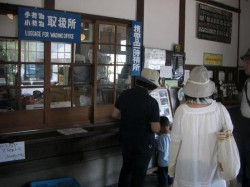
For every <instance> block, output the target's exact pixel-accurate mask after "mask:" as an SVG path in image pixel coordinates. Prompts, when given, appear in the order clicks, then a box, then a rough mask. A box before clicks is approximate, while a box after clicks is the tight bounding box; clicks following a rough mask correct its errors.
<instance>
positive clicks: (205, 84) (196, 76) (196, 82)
mask: <svg viewBox="0 0 250 187" xmlns="http://www.w3.org/2000/svg"><path fill="white" fill-rule="evenodd" d="M214 90H215V84H214V82H213V81H211V80H210V79H209V75H208V71H207V69H206V68H205V67H204V66H197V67H195V68H193V69H192V71H191V73H190V77H189V79H188V80H187V82H186V84H185V86H184V88H183V92H184V94H185V95H187V96H189V97H194V98H205V97H209V96H211V95H212V94H213V93H214Z"/></svg>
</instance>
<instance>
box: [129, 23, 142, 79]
mask: <svg viewBox="0 0 250 187" xmlns="http://www.w3.org/2000/svg"><path fill="white" fill-rule="evenodd" d="M141 51H142V22H138V21H133V22H132V59H131V75H132V76H139V75H140V73H141Z"/></svg>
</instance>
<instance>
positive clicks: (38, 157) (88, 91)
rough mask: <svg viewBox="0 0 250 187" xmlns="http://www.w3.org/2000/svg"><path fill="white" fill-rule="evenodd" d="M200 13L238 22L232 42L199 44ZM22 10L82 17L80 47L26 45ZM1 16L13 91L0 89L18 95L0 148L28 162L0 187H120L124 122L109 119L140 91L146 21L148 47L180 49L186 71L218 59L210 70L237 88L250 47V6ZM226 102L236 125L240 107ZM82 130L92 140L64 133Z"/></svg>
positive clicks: (188, 2) (129, 5)
mask: <svg viewBox="0 0 250 187" xmlns="http://www.w3.org/2000/svg"><path fill="white" fill-rule="evenodd" d="M198 4H205V5H209V6H212V7H215V8H218V9H222V10H225V11H228V12H231V13H232V27H231V28H232V30H231V41H230V43H223V42H217V41H211V40H204V39H199V38H197V10H198V8H197V7H198ZM19 6H24V7H31V8H41V9H50V10H55V11H63V12H71V13H79V14H81V19H82V31H81V32H82V34H83V35H81V36H82V37H83V38H82V40H81V44H72V43H71V44H69V43H60V42H48V41H46V42H41V41H20V40H18V21H17V15H18V12H17V10H18V7H19ZM0 13H1V14H0V25H1V26H0V41H1V44H3V45H4V46H5V48H4V50H5V51H6V53H7V54H8V55H7V57H8V58H6V59H5V60H3V61H4V63H5V65H7V66H8V67H9V69H8V71H7V73H6V77H8V78H9V80H8V81H9V82H7V81H6V79H3V78H4V77H0V83H1V87H5V88H8V94H9V95H11V100H10V107H9V108H7V109H1V112H0V142H1V143H13V142H24V143H25V159H23V160H17V161H10V162H1V163H0V184H1V186H8V187H17V186H27V185H28V184H29V182H31V181H37V180H45V179H53V178H62V177H74V178H75V179H76V180H77V181H78V182H79V183H80V184H81V185H82V186H85V187H88V186H90V187H103V186H107V185H111V184H114V183H117V180H118V176H119V171H120V168H121V163H122V162H121V161H122V160H121V152H120V146H119V142H118V132H117V127H118V125H119V122H118V121H115V120H114V119H112V118H111V111H112V107H113V106H114V102H115V99H116V98H117V96H118V95H119V93H120V92H121V91H122V90H124V89H127V88H129V87H131V86H133V85H134V78H133V77H131V76H130V73H129V67H130V60H131V59H130V58H131V55H130V53H129V51H130V49H131V41H130V39H131V38H130V37H129V33H130V32H131V23H132V21H141V22H143V47H148V48H155V49H163V50H170V51H171V50H173V46H174V45H175V44H180V46H181V51H182V52H184V53H185V67H186V68H187V69H191V68H192V67H193V66H195V65H203V63H204V60H203V55H204V53H208V54H220V55H222V56H223V60H222V64H221V65H220V66H211V65H210V66H207V68H208V69H209V70H211V71H212V72H213V73H214V77H213V79H214V80H215V81H217V79H218V76H219V75H218V74H219V72H221V71H223V72H224V73H225V74H226V75H225V77H226V79H227V77H228V76H227V73H230V80H229V81H230V83H232V84H235V85H236V87H237V88H238V89H240V85H242V83H241V82H240V81H239V80H241V79H242V77H244V75H243V74H244V72H243V71H242V69H243V68H242V65H243V64H242V62H241V60H240V58H239V57H240V56H241V55H243V54H244V53H245V52H246V51H247V49H248V48H250V37H249V33H250V26H249V19H248V18H249V17H250V1H248V0H126V1H124V0H105V1H100V0H72V1H68V0H36V1H31V0H0ZM7 14H13V17H11V16H10V17H8V16H7ZM122 41H125V42H122ZM107 54H108V55H107ZM1 63H3V62H0V65H1ZM26 67H28V69H27V68H26ZM34 67H35V68H36V69H37V70H38V71H36V70H34V69H32V68H34ZM72 69H74V70H76V71H72ZM77 69H78V70H79V72H80V73H79V72H78V71H77ZM32 70H34V71H32ZM81 72H85V73H86V74H87V76H83V75H82V73H81ZM89 72H91V73H89ZM0 73H1V72H0ZM103 73H105V75H103ZM3 74H5V71H4V73H3ZM59 74H60V75H59ZM231 75H232V76H231ZM1 78H2V79H1ZM226 81H227V80H226ZM217 82H218V81H217ZM3 83H4V84H7V87H6V86H5V85H4V84H3ZM239 91H241V90H239ZM1 99H2V98H1ZM222 101H223V102H224V103H225V105H226V106H227V107H228V109H229V111H230V112H231V113H232V116H233V120H234V123H237V115H236V114H234V111H237V110H238V102H237V99H235V98H234V99H231V100H226V99H225V100H222ZM79 127H80V128H82V129H85V130H87V131H88V132H85V133H84V132H83V133H76V134H72V135H68V136H65V135H62V134H60V133H59V132H58V130H60V129H65V128H79Z"/></svg>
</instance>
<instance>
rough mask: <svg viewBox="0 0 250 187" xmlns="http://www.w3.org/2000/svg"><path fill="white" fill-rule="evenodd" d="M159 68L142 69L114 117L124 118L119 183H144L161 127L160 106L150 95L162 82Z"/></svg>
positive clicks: (137, 186) (134, 186)
mask: <svg viewBox="0 0 250 187" xmlns="http://www.w3.org/2000/svg"><path fill="white" fill-rule="evenodd" d="M158 81H159V72H158V71H155V70H151V69H143V70H142V72H141V76H140V77H138V78H137V80H136V86H135V87H134V88H131V89H128V90H125V91H124V92H122V93H121V95H120V96H119V98H118V99H117V101H116V103H115V107H114V109H113V112H112V117H113V118H117V119H120V120H121V124H120V140H121V144H122V156H123V165H122V169H121V172H120V177H119V185H118V186H119V187H143V184H144V179H145V175H146V172H147V168H148V164H149V161H150V159H151V157H152V154H153V150H154V146H155V135H154V133H156V132H159V131H160V124H159V106H158V103H157V101H156V100H155V99H154V98H153V97H151V96H150V95H149V93H150V91H152V90H154V89H156V88H157V87H158V86H159V82H158Z"/></svg>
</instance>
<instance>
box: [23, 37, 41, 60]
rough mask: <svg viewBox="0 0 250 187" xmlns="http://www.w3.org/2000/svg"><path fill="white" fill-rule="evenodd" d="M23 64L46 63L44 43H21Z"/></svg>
mask: <svg viewBox="0 0 250 187" xmlns="http://www.w3.org/2000/svg"><path fill="white" fill-rule="evenodd" d="M21 61H22V62H44V43H43V42H37V41H21Z"/></svg>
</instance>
